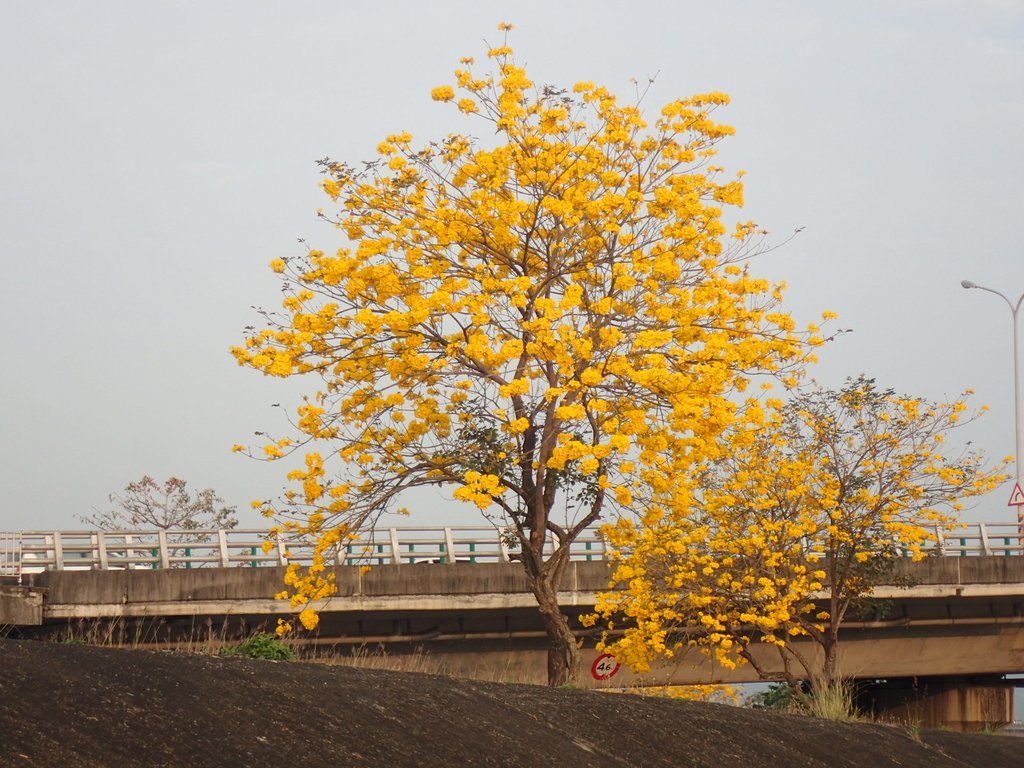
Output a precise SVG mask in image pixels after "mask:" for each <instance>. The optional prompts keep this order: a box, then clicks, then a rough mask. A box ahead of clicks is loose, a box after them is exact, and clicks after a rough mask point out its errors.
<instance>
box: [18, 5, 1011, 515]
mask: <svg viewBox="0 0 1024 768" xmlns="http://www.w3.org/2000/svg"><path fill="white" fill-rule="evenodd" d="M369 6H370V4H369V3H362V4H358V5H357V4H355V3H342V2H334V3H288V4H285V3H270V2H252V1H248V2H215V1H214V2H207V3H198V2H196V3H184V2H179V3H170V2H168V3H139V2H119V3H118V2H105V1H104V0H97V1H96V2H91V3H79V2H68V1H64V2H60V1H56V2H47V3H16V2H14V1H13V0H0V71H2V72H3V73H4V74H3V75H2V77H0V108H2V119H0V169H2V173H0V260H2V266H3V270H2V273H0V274H2V278H0V279H2V281H3V283H2V284H3V302H2V303H0V313H2V317H0V319H2V327H3V328H4V330H5V334H4V336H5V339H4V343H3V364H2V367H0V403H2V409H0V451H2V454H0V484H2V488H3V494H2V498H3V503H2V506H0V529H14V530H17V529H25V530H37V529H41V528H55V527H59V528H72V527H75V526H76V519H75V515H76V514H81V513H85V512H88V511H89V510H90V508H92V507H103V506H105V505H106V498H107V495H108V494H109V493H111V492H113V491H117V490H119V489H121V488H123V487H124V486H125V485H126V484H127V483H128V482H130V481H132V480H136V479H138V478H140V477H141V476H142V475H143V474H150V475H153V476H155V477H156V478H158V479H161V480H162V479H164V478H166V477H168V476H170V475H176V476H179V477H183V478H185V479H186V480H188V481H189V483H190V485H192V486H195V487H198V488H203V487H208V486H212V487H214V488H215V489H217V490H218V491H219V492H220V493H221V494H222V495H223V496H224V497H225V498H226V500H227V501H228V502H229V503H233V504H237V505H239V507H240V508H243V509H244V510H245V511H244V514H243V523H246V524H258V523H259V522H260V521H259V519H258V518H256V517H255V516H254V515H253V514H252V513H250V512H248V511H247V507H248V502H249V501H250V500H251V499H253V498H256V497H264V496H270V495H274V494H275V493H276V492H277V491H278V490H279V489H280V488H281V487H282V485H283V484H284V481H283V474H284V471H283V470H282V468H281V467H280V466H276V465H265V464H260V463H257V462H253V461H250V460H247V459H245V458H242V457H240V456H238V455H234V454H232V453H231V452H230V447H231V445H232V444H233V443H236V442H241V443H244V442H248V441H249V440H251V439H252V434H253V432H254V431H256V430H261V429H268V430H271V431H275V430H276V431H278V432H280V431H281V429H282V427H283V426H284V421H283V414H282V413H281V412H280V410H278V409H274V408H272V407H271V404H272V403H276V402H280V403H281V404H282V406H284V407H288V408H291V407H292V406H294V404H295V401H296V398H297V394H298V393H299V392H302V391H313V390H314V389H315V386H316V382H308V383H305V384H303V383H302V382H301V381H297V382H281V381H279V380H272V379H265V378H262V377H261V376H260V375H259V374H257V373H255V372H253V371H251V370H248V369H240V368H238V367H237V366H236V365H235V363H234V361H233V359H232V358H231V357H230V355H229V353H228V348H229V347H230V346H231V345H233V344H237V343H239V341H240V340H241V338H242V328H243V327H244V326H245V325H246V324H248V323H251V322H254V321H255V320H256V319H257V318H256V315H255V313H254V312H253V311H252V310H251V309H250V306H251V305H254V304H261V305H264V306H273V305H276V303H277V302H278V300H279V299H278V296H279V293H278V284H277V282H276V281H275V279H274V277H273V276H272V274H271V272H270V271H269V269H268V268H267V266H266V265H267V262H269V261H270V260H271V259H272V258H276V257H281V256H288V255H292V254H297V253H299V252H300V246H298V245H297V243H296V239H297V238H300V237H303V238H307V239H308V240H309V241H310V242H311V243H313V244H315V245H317V246H321V247H325V248H329V247H336V246H337V244H338V241H337V239H336V233H335V232H334V231H333V230H332V229H331V228H330V227H329V226H327V225H324V224H322V223H320V222H318V221H317V220H316V218H315V215H314V213H315V210H316V208H318V207H329V201H328V200H327V198H326V197H325V196H324V195H323V193H322V192H321V191H320V190H319V188H318V186H317V184H318V182H319V179H320V177H319V175H318V174H317V171H316V169H315V167H314V165H313V161H314V160H315V159H316V158H319V157H323V156H325V155H329V156H331V157H333V158H335V159H339V160H349V161H359V160H362V159H370V157H371V156H372V155H373V149H374V147H375V146H376V144H377V143H378V141H379V140H380V139H381V138H383V136H384V135H386V134H388V133H394V132H398V131H401V130H408V131H410V132H411V133H413V134H414V136H416V137H417V138H418V139H422V140H424V141H425V140H429V139H434V138H439V137H442V136H444V135H447V134H448V133H449V132H452V131H460V130H469V129H470V128H468V126H469V125H472V124H471V123H467V122H466V121H464V120H460V119H459V117H458V115H457V113H456V112H455V110H454V109H452V108H451V107H450V106H445V105H440V104H436V103H434V102H432V101H431V100H430V96H429V91H430V89H431V88H432V87H434V86H436V85H440V84H443V83H447V82H450V81H451V71H452V70H453V69H454V68H455V66H456V65H457V62H458V59H459V57H461V56H464V55H474V56H476V57H477V59H478V60H483V59H484V56H483V53H484V48H485V46H484V43H483V42H482V41H483V39H484V38H487V39H489V40H491V41H495V40H497V39H499V33H498V32H496V31H495V27H496V25H497V23H498V22H499V21H510V22H512V23H514V24H515V25H516V29H515V31H514V32H513V33H512V37H511V44H512V45H513V47H514V48H515V49H516V52H517V59H518V60H519V61H520V62H524V63H525V64H526V65H527V68H528V71H529V74H530V75H531V77H532V78H533V79H534V80H535V81H538V82H541V83H553V84H559V85H566V86H569V85H571V84H572V83H574V82H576V81H579V80H594V81H595V82H598V83H602V84H605V85H607V86H609V87H610V88H611V89H612V90H613V91H615V92H617V93H619V94H621V95H622V96H623V97H625V96H628V95H629V93H630V92H631V91H632V86H631V85H630V83H629V78H630V77H632V76H635V77H637V78H638V79H640V80H644V79H646V78H647V77H648V76H650V75H653V74H655V73H658V77H657V81H656V84H655V87H654V89H653V91H652V92H651V94H650V95H649V97H648V101H647V102H646V103H647V104H648V105H649V106H650V107H651V108H657V107H659V106H660V105H661V104H662V103H664V102H666V101H669V100H671V99H672V98H674V97H676V96H686V95H689V94H692V93H696V92H706V91H709V90H722V91H725V92H727V93H729V94H730V95H731V96H732V98H733V105H732V106H731V107H730V108H729V109H728V110H726V111H725V112H723V113H720V116H721V117H722V119H723V120H724V121H725V122H729V123H731V124H732V125H734V126H735V127H736V129H737V132H738V134H737V136H736V137H735V138H733V139H731V140H729V141H728V142H727V143H726V144H725V145H724V146H723V150H724V151H723V155H722V158H723V160H724V163H725V164H726V165H727V166H728V167H729V169H730V170H736V169H740V168H742V169H745V170H746V171H747V172H748V175H747V176H746V179H745V183H746V197H747V205H746V209H745V215H747V216H749V217H750V218H753V219H756V220H757V221H759V222H760V223H762V224H763V225H764V226H765V227H766V228H768V229H770V230H771V231H772V232H773V233H774V236H775V237H776V239H780V240H781V239H783V238H784V237H785V236H786V235H787V234H788V233H789V232H791V231H793V230H794V229H796V228H798V227H804V231H803V232H802V233H801V234H800V236H799V237H798V238H796V239H795V240H794V241H792V242H791V243H789V244H788V245H786V246H785V247H784V248H782V249H781V250H779V251H776V252H774V253H772V254H769V255H767V256H765V257H764V258H762V259H761V260H760V261H759V262H758V263H757V264H755V267H754V270H755V272H756V273H757V274H759V275H762V276H764V277H768V278H771V279H775V280H785V281H786V282H787V283H788V284H789V291H788V301H787V306H788V309H789V310H790V311H791V312H792V313H793V314H794V316H795V317H796V318H797V319H798V320H801V321H804V322H807V321H812V320H814V319H815V318H817V316H818V315H819V313H820V312H821V311H822V310H826V309H828V310H833V311H836V312H838V313H839V314H840V320H839V322H838V326H839V327H850V328H853V329H854V332H853V333H852V334H849V335H846V336H844V337H843V338H841V339H840V340H839V341H837V342H836V343H834V344H833V345H831V346H830V347H829V348H828V349H826V350H825V351H824V352H823V353H822V356H821V357H822V363H821V364H820V365H819V366H818V368H817V370H816V371H815V373H814V375H815V377H816V378H818V379H819V380H821V381H823V382H824V383H826V384H827V385H829V386H836V385H839V384H841V383H842V380H843V379H844V377H846V376H848V375H856V374H859V373H866V374H868V375H871V376H875V377H877V379H878V380H879V383H881V384H884V385H887V386H893V387H895V388H896V389H898V390H900V391H904V392H908V393H911V394H915V395H921V396H925V397H929V398H936V399H937V398H943V397H945V396H953V395H955V394H957V393H958V392H960V391H961V390H963V389H965V388H967V387H973V388H974V389H975V390H977V393H978V394H977V397H976V400H977V402H978V403H979V404H981V403H986V404H988V405H990V406H991V413H990V414H989V415H988V416H987V417H986V418H985V419H984V422H983V423H982V424H979V425H977V426H976V427H972V428H971V429H970V434H969V436H968V437H969V438H970V439H972V440H973V441H974V445H976V446H982V447H984V448H985V449H986V450H987V451H988V452H989V453H991V454H992V455H993V456H1002V455H1005V454H1009V453H1012V452H1013V442H1014V441H1013V397H1012V357H1011V342H1010V339H1011V322H1010V312H1009V311H1008V309H1007V307H1006V306H1005V305H1003V304H1002V302H1001V301H1000V300H999V299H998V298H997V297H995V296H992V295H990V294H985V293H982V292H979V291H972V292H967V291H964V290H963V289H962V288H960V285H959V283H960V280H961V279H963V278H970V279H972V280H974V281H975V282H977V283H980V284H984V285H988V286H991V287H994V288H998V289H1001V290H1003V291H1004V292H1005V293H1007V294H1010V295H1011V297H1012V298H1013V299H1016V298H1017V296H1018V295H1020V293H1021V292H1022V291H1024V248H1022V246H1021V237H1020V224H1021V222H1022V221H1024V191H1022V185H1021V181H1020V180H1021V179H1022V178H1024V151H1022V142H1024V4H1021V3H1019V2H1016V1H1015V0H1005V2H1000V1H999V0H970V1H968V0H962V1H954V0H921V1H920V2H911V1H910V0H887V1H885V2H881V1H877V2H871V1H868V2H858V3H821V2H754V1H753V0H751V2H718V3H706V2H701V3H697V2H687V1H684V0H683V1H681V0H674V1H672V2H652V1H650V0H634V2H633V3H631V4H630V5H629V10H628V11H627V10H626V7H627V6H626V5H625V4H623V3H621V2H586V3H584V2H558V3H556V2H544V3H540V2H524V1H523V0H517V2H515V3H488V2H478V1H473V2H432V3H411V2H409V3H398V2H391V3H380V4H379V7H376V8H370V7H369ZM1009 491H1010V488H1009V487H1006V488H1003V489H1000V490H999V491H997V492H996V494H994V495H993V496H992V497H990V498H989V499H987V500H985V501H983V502H982V503H981V505H980V506H979V507H978V508H977V509H976V510H974V511H973V512H971V513H970V515H971V519H985V520H991V521H996V520H1009V519H1010V518H1011V515H1012V510H1011V509H1008V508H1007V507H1006V500H1007V498H1008V496H1009ZM422 506H423V507H424V509H423V515H422V516H421V517H419V518H418V519H417V520H416V521H415V522H420V523H429V524H434V523H440V522H443V521H452V522H473V521H475V520H477V519H478V518H476V516H475V514H474V513H473V512H472V510H461V511H459V512H458V513H455V512H453V511H452V509H451V508H449V507H448V504H446V503H445V502H443V501H441V500H440V499H438V500H437V502H436V504H424V505H422ZM426 507H433V508H432V509H427V508H426ZM410 522H414V521H410Z"/></svg>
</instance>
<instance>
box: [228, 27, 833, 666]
mask: <svg viewBox="0 0 1024 768" xmlns="http://www.w3.org/2000/svg"><path fill="white" fill-rule="evenodd" d="M509 28H510V27H509V26H508V25H502V27H501V29H503V30H505V31H507V30H508V29H509ZM487 57H488V59H489V60H490V66H489V70H490V71H489V72H487V73H484V74H478V73H476V72H474V70H473V61H472V60H471V59H463V60H462V67H460V68H459V69H457V70H456V71H455V85H454V86H452V85H444V86H441V87H438V88H435V89H434V90H433V91H432V94H431V95H432V98H433V100H434V101H438V102H442V103H445V104H451V105H452V106H453V107H454V108H455V109H456V110H457V112H458V113H459V114H461V116H462V118H463V119H465V120H467V121H470V122H472V123H474V124H475V125H476V130H477V131H479V132H480V133H481V134H482V135H486V136H489V137H490V138H488V139H487V140H486V141H476V140H473V139H471V138H469V136H468V134H465V133H463V134H451V135H449V136H448V137H447V138H445V139H443V140H441V141H436V142H428V143H425V144H422V145H420V146H415V145H414V144H413V139H412V137H411V136H410V135H409V134H408V133H397V134H394V135H392V136H388V137H387V139H386V140H385V141H383V142H382V143H381V144H380V145H379V147H378V148H377V150H378V157H377V158H376V159H375V160H373V161H372V162H369V163H365V164H363V165H362V166H361V167H360V168H358V169H356V168H354V167H352V166H350V165H347V164H344V163H340V162H334V161H331V160H324V161H321V162H322V166H323V170H324V173H325V176H326V178H325V180H324V182H323V187H324V190H325V191H326V192H327V194H328V195H329V196H330V198H331V200H332V201H333V202H334V204H335V210H336V213H334V214H322V215H324V218H326V219H328V220H329V221H331V222H333V223H334V225H335V226H336V228H337V230H338V232H339V233H340V235H341V236H342V237H343V238H344V242H343V244H342V245H341V246H340V247H338V248H337V249H336V250H334V251H332V252H326V251H323V250H309V251H308V252H307V253H305V254H303V255H301V256H298V257H296V258H289V259H278V260H275V261H274V262H272V263H271V267H272V269H273V270H274V271H275V272H277V273H279V274H280V275H281V276H282V278H283V280H284V281H285V293H286V297H285V299H284V304H283V310H284V311H283V313H275V314H271V313H267V314H266V315H265V317H266V320H267V327H266V328H263V329H259V330H253V331H252V332H251V333H250V335H249V336H248V338H247V339H246V343H245V345H244V346H242V347H239V348H236V349H234V350H233V351H234V354H235V356H236V357H237V360H238V362H239V363H240V364H241V365H246V366H250V367H252V368H255V369H257V370H259V371H262V372H264V373H266V374H270V375H273V376H292V375H296V374H317V375H318V376H319V377H320V380H321V382H322V383H321V386H320V387H319V389H318V391H317V392H315V393H312V394H310V395H309V396H308V397H307V398H306V399H305V402H303V403H302V405H301V406H300V407H299V408H298V418H297V420H296V426H297V432H298V434H297V436H296V437H295V439H294V440H293V439H292V438H286V439H284V440H281V441H277V442H274V441H271V442H270V443H269V444H267V445H266V446H264V448H263V450H264V452H265V455H266V456H267V457H268V458H275V457H278V456H282V455H283V454H285V453H288V452H290V451H293V450H296V449H298V448H299V447H300V446H304V447H305V450H306V454H305V468H304V469H299V470H294V471H292V472H291V473H290V475H289V477H290V479H291V480H293V481H294V483H295V484H296V488H295V489H294V490H292V491H289V493H288V494H287V495H288V498H287V499H286V500H285V503H284V504H283V505H269V504H268V505H266V506H265V507H264V512H265V514H267V515H268V516H275V515H279V514H282V513H283V517H284V522H283V526H284V527H285V528H287V529H289V530H292V531H296V532H298V533H300V534H307V535H312V536H313V537H315V538H316V540H317V546H316V551H315V554H314V557H315V560H314V563H313V565H312V567H311V568H309V569H308V570H304V571H303V570H300V569H297V568H294V569H293V571H292V572H291V573H290V574H289V577H288V582H289V585H290V587H291V591H292V602H293V606H294V607H295V608H304V610H303V611H302V613H301V614H300V619H301V620H302V622H303V624H305V625H306V626H307V627H312V626H315V623H316V616H315V612H314V611H313V610H312V609H311V607H310V603H311V602H312V601H315V600H316V599H318V598H321V597H324V596H326V595H328V594H330V593H331V590H332V588H333V587H332V584H331V578H332V577H331V573H330V572H329V571H328V569H327V568H326V566H325V554H326V553H329V552H330V551H332V548H334V547H336V546H337V545H338V544H339V543H340V542H342V541H344V540H346V539H350V538H351V537H353V536H355V535H356V533H357V532H358V531H359V530H362V529H365V528H367V527H368V526H371V525H373V523H374V521H375V520H376V519H377V517H378V516H379V515H380V514H381V513H382V512H383V511H385V510H386V509H388V508H389V507H391V506H392V505H394V504H396V503H398V498H399V496H400V495H401V494H402V493H403V492H405V491H407V490H409V489H412V488H415V487H417V486H424V485H432V484H442V485H448V486H450V487H452V488H453V489H454V490H453V494H454V496H455V497H456V498H457V499H460V500H462V501H465V502H467V503H469V504H474V505H476V506H477V507H479V509H480V510H481V511H482V513H483V514H484V515H485V516H487V517H488V519H490V520H492V521H494V522H495V523H496V525H497V524H500V525H501V526H503V527H507V529H508V530H509V531H511V532H512V534H513V535H514V537H515V538H516V539H517V541H518V543H519V545H520V546H521V551H522V566H523V568H524V569H525V571H526V574H527V576H528V578H529V582H530V584H531V586H532V590H533V593H534V595H535V596H536V599H537V603H538V607H539V610H540V613H541V616H542V620H543V623H544V626H545V628H546V631H547V634H548V637H549V640H550V651H549V662H548V678H549V681H550V682H551V683H552V684H561V683H563V682H565V681H566V680H568V679H569V678H570V677H571V676H572V675H573V674H574V673H575V670H576V668H577V666H578V661H579V652H578V644H577V640H576V638H575V636H574V633H573V631H572V628H571V627H570V626H569V623H568V620H567V618H566V617H565V616H564V615H563V614H562V612H561V610H560V609H559V605H558V601H557V591H558V587H559V584H560V581H561V578H562V574H563V572H564V570H565V568H566V565H567V562H568V555H569V544H570V543H571V542H572V541H573V540H574V539H575V538H576V537H577V536H578V535H579V534H580V533H581V532H582V531H583V530H585V529H586V528H588V527H590V526H592V525H594V523H595V521H597V520H598V519H600V518H602V517H604V516H606V515H608V514H609V513H611V512H616V511H622V512H628V511H630V510H631V509H632V508H633V507H634V505H635V504H637V503H639V502H640V501H643V502H644V503H645V504H650V503H653V504H655V505H657V504H664V503H667V500H669V499H670V498H672V497H674V496H676V495H679V494H683V495H685V493H686V492H687V490H686V489H687V488H688V487H689V486H688V484H687V481H686V480H685V479H684V478H685V476H686V474H687V472H688V471H689V470H690V468H691V467H693V466H696V465H699V464H700V463H702V462H704V461H705V460H706V459H707V457H708V456H709V455H717V452H718V443H717V440H718V437H719V435H720V434H721V433H722V432H723V431H725V430H726V429H727V428H729V427H730V426H733V425H734V424H735V423H737V422H742V421H743V420H745V419H746V418H747V415H746V411H747V409H746V407H745V406H744V402H743V399H742V398H741V397H737V394H736V393H737V392H742V391H743V390H744V389H745V387H746V386H747V383H748V381H749V379H750V377H751V376H753V375H756V374H765V373H767V374H773V375H782V376H788V375H791V374H790V373H788V372H791V371H793V370H796V369H797V368H798V367H799V366H800V365H801V364H802V363H803V362H804V360H805V359H806V357H807V356H808V348H809V346H812V345H813V344H814V343H815V342H816V341H817V338H816V337H815V335H814V334H815V332H816V330H817V329H816V328H814V327H813V326H812V327H810V328H809V329H808V330H806V331H804V330H800V331H798V330H796V329H795V328H794V323H793V321H792V320H791V319H790V317H789V316H788V315H786V314H784V313H782V312H781V311H780V310H779V306H778V305H779V302H780V299H781V293H780V288H779V286H775V285H771V284H769V283H768V282H766V281H764V280H759V279H755V278H754V277H752V276H751V275H750V274H748V272H747V270H746V268H745V262H746V260H747V259H748V258H749V257H750V256H751V255H753V253H754V252H756V251H757V250H758V247H759V242H760V240H759V233H758V232H757V231H756V230H755V227H754V225H753V224H752V223H741V224H738V225H736V226H735V227H734V228H733V229H731V230H729V231H727V226H726V224H725V223H723V217H722V209H723V206H727V205H733V206H738V205H740V204H741V202H742V188H741V185H740V182H739V180H738V179H737V178H730V179H723V178H722V174H723V170H722V169H721V168H719V167H716V166H714V165H713V164H712V158H713V156H714V154H715V145H716V144H717V143H718V142H719V140H721V139H722V138H724V137H726V136H728V135H730V134H731V133H732V129H731V128H729V127H727V126H725V125H721V124H719V123H717V122H716V121H715V120H714V119H713V118H712V115H713V113H714V111H715V110H716V109H717V108H718V107H720V106H721V105H724V104H726V103H727V101H728V99H727V97H726V96H725V95H723V94H720V93H710V94H705V95H699V96H692V97H690V98H684V99H677V100H675V101H672V102H670V103H669V104H667V105H665V106H664V107H663V108H662V109H661V111H660V112H659V113H658V114H657V115H656V116H654V118H653V119H651V120H649V119H647V118H645V117H644V116H643V114H642V113H641V110H640V108H639V106H638V105H637V104H634V105H620V104H619V103H618V102H617V100H616V98H615V97H614V96H613V95H612V94H610V93H609V92H608V91H607V90H606V89H605V88H602V87H597V86H595V85H593V84H591V83H577V84H576V85H575V86H574V87H573V88H572V89H571V90H570V91H566V90H560V89H556V88H553V87H549V86H544V87H539V86H537V85H535V84H534V82H533V81H532V80H530V79H529V77H528V76H527V73H526V71H525V70H524V69H523V68H522V67H521V66H519V65H518V64H517V63H516V61H515V59H514V57H513V53H512V50H511V48H509V47H508V46H507V45H504V44H503V45H500V46H497V47H494V48H491V49H490V50H489V51H488V52H487ZM239 449H240V450H245V449H242V448H240V447H239ZM552 540H553V542H554V543H555V544H556V545H557V547H556V548H554V550H553V552H551V553H550V554H545V542H551V541H552ZM550 549H551V548H550V547H549V548H548V550H549V551H550Z"/></svg>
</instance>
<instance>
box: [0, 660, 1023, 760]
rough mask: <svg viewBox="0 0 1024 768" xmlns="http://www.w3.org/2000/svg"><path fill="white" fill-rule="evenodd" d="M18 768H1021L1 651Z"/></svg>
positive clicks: (520, 691) (443, 688)
mask: <svg viewBox="0 0 1024 768" xmlns="http://www.w3.org/2000/svg"><path fill="white" fill-rule="evenodd" d="M0 764H2V765H5V766H6V765H14V766H90V767H95V766H118V767H119V768H121V767H127V766H175V767H176V768H181V767H185V766H249V767H258V766H281V765H311V766H350V765H351V766H449V767H450V766H461V765H488V766H520V767H521V768H535V767H536V766H561V767H563V768H577V767H582V766H629V767H630V768H639V767H640V766H644V767H650V768H653V767H654V766H672V767H673V768H680V767H681V766H708V767H709V768H732V767H733V766H735V767H736V768H739V767H740V766H742V767H743V768H749V766H762V765H768V766H772V768H790V766H792V767H794V768H795V767H796V766H808V767H811V766H822V768H843V767H844V766H857V767H858V768H863V766H871V767H872V768H880V767H882V766H901V768H947V767H948V768H953V767H954V766H959V767H962V766H976V767H977V768H1000V767H1001V766H1006V767H1007V768H1010V767H1012V766H1024V739H1016V738H1011V737H1001V736H983V735H979V736H956V735H953V734H949V733H927V732H926V733H923V734H921V736H920V740H917V739H915V738H912V737H911V735H909V734H908V733H907V732H905V731H903V730H900V729H898V728H892V727H886V726H877V725H863V724H853V725H847V724H834V723H826V722H821V721H815V720H811V719H808V718H801V717H791V716H784V715H771V714H764V713H759V712H754V711H750V710H744V709H738V708H733V707H724V706H717V705H713V704H696V703H691V702H681V701H671V700H665V699H654V698H645V697H638V696H625V695H612V694H602V693H593V692H586V691H577V690H549V689H545V688H537V687H530V686H520V685H498V684H491V683H475V682H468V681H460V680H451V679H448V678H442V677H433V676H424V675H413V674H400V673H386V672H370V671H364V670H356V669H347V668H342V667H326V666H322V665H316V664H300V663H273V662H261V661H247V660H242V659H219V658H213V657H207V656H193V655H183V654H172V653H162V652H149V651H129V650H116V649H106V648H90V647H84V646H74V645H59V644H53V643H44V642H32V641H12V640H0Z"/></svg>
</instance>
